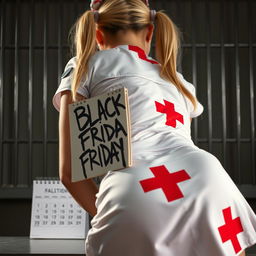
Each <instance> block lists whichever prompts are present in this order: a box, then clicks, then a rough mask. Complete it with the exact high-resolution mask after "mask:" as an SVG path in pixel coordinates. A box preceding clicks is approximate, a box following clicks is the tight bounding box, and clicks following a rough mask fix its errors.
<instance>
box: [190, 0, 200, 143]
mask: <svg viewBox="0 0 256 256" xmlns="http://www.w3.org/2000/svg"><path fill="white" fill-rule="evenodd" d="M190 3H191V17H194V18H195V19H196V15H195V13H196V3H192V0H191V2H190ZM191 31H192V35H191V38H192V72H193V85H194V86H195V88H196V91H197V86H196V85H197V56H196V35H195V33H196V30H195V21H194V19H191ZM192 124H193V128H194V130H193V138H194V143H195V144H197V142H198V119H197V118H194V120H193V121H192Z"/></svg>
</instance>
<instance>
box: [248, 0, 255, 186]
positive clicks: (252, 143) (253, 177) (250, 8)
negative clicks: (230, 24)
mask: <svg viewBox="0 0 256 256" xmlns="http://www.w3.org/2000/svg"><path fill="white" fill-rule="evenodd" d="M248 12H249V13H248V24H249V28H248V31H249V76H250V78H249V79H250V108H251V153H252V184H253V185H255V184H256V177H255V172H256V170H255V169H256V168H255V119H254V111H255V106H254V87H253V84H254V76H253V48H252V34H253V26H252V17H253V16H252V6H251V1H250V0H249V1H248Z"/></svg>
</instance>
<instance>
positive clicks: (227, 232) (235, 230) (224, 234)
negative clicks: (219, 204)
mask: <svg viewBox="0 0 256 256" xmlns="http://www.w3.org/2000/svg"><path fill="white" fill-rule="evenodd" d="M222 212H223V216H224V220H225V224H224V225H223V226H220V227H218V230H219V233H220V236H221V239H222V242H223V243H225V242H227V241H228V240H231V243H232V245H233V247H234V250H235V252H236V253H238V252H239V251H240V250H241V245H240V243H239V241H238V238H237V234H239V233H241V232H242V231H243V226H242V223H241V220H240V218H239V217H237V218H235V219H232V214H231V208H230V207H228V208H226V209H223V210H222Z"/></svg>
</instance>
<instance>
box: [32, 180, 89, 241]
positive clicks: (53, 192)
mask: <svg viewBox="0 0 256 256" xmlns="http://www.w3.org/2000/svg"><path fill="white" fill-rule="evenodd" d="M88 229H89V215H88V213H87V212H86V211H85V210H84V209H82V208H81V207H80V206H79V205H78V204H77V203H76V202H75V200H74V199H73V198H72V196H71V195H70V194H69V192H68V191H67V190H66V188H65V187H64V186H63V184H62V183H61V182H60V181H59V180H42V179H41V180H34V181H33V197H32V213H31V224H30V238H45V239H47V238H48V239H85V237H86V235H87V232H88Z"/></svg>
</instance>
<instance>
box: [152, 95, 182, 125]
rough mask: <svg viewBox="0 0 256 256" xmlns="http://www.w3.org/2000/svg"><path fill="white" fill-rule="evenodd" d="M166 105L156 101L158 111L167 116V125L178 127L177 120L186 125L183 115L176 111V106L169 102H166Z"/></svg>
mask: <svg viewBox="0 0 256 256" xmlns="http://www.w3.org/2000/svg"><path fill="white" fill-rule="evenodd" d="M164 104H165V105H163V104H161V103H159V102H157V101H155V105H156V111H157V112H160V113H163V114H166V123H165V124H166V125H169V126H172V127H174V128H175V127H176V120H178V121H180V122H181V123H182V124H184V120H183V115H181V114H180V113H178V112H176V111H175V110H174V104H173V103H172V102H169V101H167V100H164Z"/></svg>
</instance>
